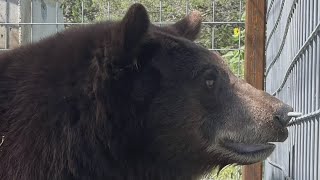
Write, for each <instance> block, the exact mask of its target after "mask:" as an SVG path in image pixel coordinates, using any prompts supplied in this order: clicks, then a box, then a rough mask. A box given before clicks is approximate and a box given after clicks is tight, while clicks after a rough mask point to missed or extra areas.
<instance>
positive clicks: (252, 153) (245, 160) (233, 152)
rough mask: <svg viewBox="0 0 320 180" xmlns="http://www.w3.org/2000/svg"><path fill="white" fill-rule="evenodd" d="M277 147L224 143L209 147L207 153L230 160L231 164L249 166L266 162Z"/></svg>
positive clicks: (260, 144) (270, 144) (263, 144)
mask: <svg viewBox="0 0 320 180" xmlns="http://www.w3.org/2000/svg"><path fill="white" fill-rule="evenodd" d="M275 147H276V145H275V144H273V143H258V144H246V143H237V142H222V143H219V145H212V146H210V147H208V149H207V151H208V152H210V153H213V154H219V156H221V155H222V156H223V157H225V158H226V159H228V160H227V161H228V163H229V164H238V165H248V164H253V163H256V162H259V161H262V160H265V159H266V158H267V157H268V156H270V155H271V153H272V152H273V150H274V149H275Z"/></svg>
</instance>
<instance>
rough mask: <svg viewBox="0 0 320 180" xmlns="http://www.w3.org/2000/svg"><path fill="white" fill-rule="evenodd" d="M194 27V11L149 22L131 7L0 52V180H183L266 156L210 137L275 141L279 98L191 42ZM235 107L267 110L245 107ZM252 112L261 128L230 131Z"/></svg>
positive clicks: (197, 24)
mask: <svg viewBox="0 0 320 180" xmlns="http://www.w3.org/2000/svg"><path fill="white" fill-rule="evenodd" d="M200 24H201V21H200V16H199V14H198V13H193V14H192V15H190V16H187V17H186V18H185V19H182V20H181V21H179V22H178V23H176V24H174V25H172V26H167V27H161V28H160V27H156V26H153V25H152V24H150V22H149V19H148V16H147V13H146V10H145V9H144V7H143V6H141V5H139V4H135V5H133V6H132V7H131V8H130V9H129V10H128V13H127V14H126V16H125V17H124V19H123V20H122V21H119V22H103V23H99V24H94V25H89V26H85V27H79V28H72V29H69V30H66V31H64V32H61V33H58V34H57V35H54V36H52V37H49V38H47V39H44V40H42V41H40V42H38V43H35V44H32V45H27V46H23V47H20V48H18V49H15V50H12V51H9V52H6V53H3V54H0V135H4V136H5V140H4V143H3V145H2V146H1V147H0V150H1V152H0V179H5V180H10V179H19V180H23V179H26V180H37V179H39V180H45V179H104V180H105V179H110V180H125V179H127V180H130V179H132V180H143V179H145V180H157V179H159V180H160V179H161V180H172V179H177V180H179V179H181V180H188V179H189V180H190V179H196V178H198V177H199V176H201V175H202V174H203V173H206V172H207V171H209V170H210V169H211V168H213V167H215V166H219V165H221V166H224V165H226V164H230V163H240V164H247V163H253V162H256V161H258V160H261V159H263V158H265V157H266V155H267V154H268V153H269V152H268V153H267V152H266V153H264V154H261V155H252V157H251V155H250V156H249V155H248V157H247V156H243V157H242V156H241V155H237V154H233V153H232V152H226V153H224V152H225V151H224V150H223V149H221V148H220V146H219V147H216V145H217V144H218V143H219V142H220V141H217V139H218V138H220V137H221V138H220V139H226V138H227V137H230V138H231V137H232V138H233V140H234V141H236V140H238V141H239V142H249V143H253V142H257V140H256V139H259V142H260V141H261V142H262V141H263V142H267V141H269V140H274V141H276V140H279V139H281V140H284V139H285V138H286V134H285V133H284V134H283V132H285V130H283V127H282V126H281V125H279V123H278V124H277V123H274V122H273V118H272V114H274V113H275V112H276V111H277V109H279V108H280V106H281V107H282V106H284V105H283V104H282V103H280V101H278V100H275V99H274V98H272V97H271V96H269V95H266V94H263V92H260V91H259V92H258V91H257V90H255V89H254V88H252V87H249V86H248V85H246V83H244V82H243V81H240V80H238V79H237V78H236V77H235V76H233V75H232V73H231V72H230V71H229V70H228V69H227V67H226V66H225V65H224V63H223V62H222V60H221V59H220V58H219V57H218V56H217V55H216V54H212V53H210V52H209V51H207V50H205V49H204V48H202V47H200V46H197V45H195V44H194V43H193V42H192V40H194V39H195V38H196V36H197V34H198V33H199V29H200ZM210 68H211V70H210V72H207V71H206V72H207V74H208V73H209V75H212V76H208V75H206V76H207V77H209V79H210V78H213V79H214V80H215V86H216V87H219V88H214V90H212V91H211V90H210V92H209V89H208V88H205V83H202V82H204V81H203V79H202V76H201V75H202V73H204V70H205V69H210ZM210 73H211V74H210ZM238 84H239V86H238ZM242 86H246V87H245V88H249V89H251V90H252V92H256V91H257V92H256V93H253V94H259V97H258V98H254V97H256V96H255V95H248V96H246V95H245V93H243V94H242V95H238V94H239V92H250V91H247V89H246V91H241V90H239V89H241V88H240V87H242ZM260 95H262V96H263V97H264V98H265V100H263V101H261V100H260V99H261V96H260ZM242 97H250V98H242ZM255 99H259V100H258V101H256V100H255ZM237 103H238V104H239V103H240V104H255V103H256V104H255V107H256V108H258V109H259V107H262V106H264V107H265V106H266V105H267V106H268V107H270V109H266V110H263V111H258V113H250V112H251V111H249V110H248V109H246V108H245V107H244V106H241V107H240V106H239V105H237ZM248 106H249V105H248ZM276 107H279V108H276ZM225 109H228V111H226V110H225ZM251 109H253V108H251ZM260 109H262V108H260ZM260 112H261V113H260ZM259 113H260V114H259ZM231 114H237V116H240V117H242V116H243V117H242V118H240V119H239V117H236V116H232V115H231ZM255 115H256V116H255ZM249 116H250V117H249ZM222 117H223V118H222ZM256 117H261V119H262V120H265V122H266V123H263V124H261V123H259V126H258V125H257V126H254V127H257V128H256V129H253V130H252V129H251V130H247V131H245V130H243V132H249V133H248V134H251V135H253V136H254V137H256V138H255V139H254V138H252V137H251V136H247V135H248V134H243V135H242V133H240V132H239V130H237V128H239V126H240V127H241V126H244V125H243V124H242V123H244V124H246V123H247V124H246V125H248V124H250V123H252V124H258V123H255V122H256V121H257V120H256V119H255V118H256ZM262 117H263V118H262ZM269 117H271V118H269ZM241 119H244V120H243V121H241V123H240V122H237V121H240V120H241ZM229 120H230V123H229ZM249 120H252V121H249ZM270 122H272V123H270ZM246 127H247V126H246ZM248 127H249V126H248ZM250 127H253V126H250ZM270 127H272V129H274V130H270ZM262 128H265V129H268V128H269V130H267V131H265V132H264V131H261V129H262ZM220 129H222V130H220ZM244 129H245V128H244ZM279 132H281V133H282V135H281V136H278V137H276V139H274V138H273V137H275V136H274V135H275V134H277V135H279V134H281V133H279ZM235 134H237V135H235ZM213 144H214V146H213ZM217 146H218V145H217ZM208 147H210V148H208ZM208 149H210V151H209V150H208ZM212 149H213V150H212Z"/></svg>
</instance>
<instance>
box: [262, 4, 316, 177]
mask: <svg viewBox="0 0 320 180" xmlns="http://www.w3.org/2000/svg"><path fill="white" fill-rule="evenodd" d="M270 3H272V2H270ZM274 3H276V1H274ZM288 3H290V5H288ZM319 9H320V2H319V1H318V0H291V1H286V3H285V5H284V6H283V8H281V7H279V6H277V5H275V4H274V5H272V4H270V5H269V9H268V12H269V14H268V19H267V39H268V42H267V44H266V59H267V68H266V72H265V81H266V91H267V92H269V93H271V94H273V95H274V96H276V97H277V98H279V99H281V100H282V101H284V102H286V103H288V104H290V105H291V106H293V108H294V110H295V111H296V112H301V113H302V114H303V115H302V116H301V117H298V118H295V119H292V120H291V121H290V123H289V127H288V130H289V137H288V139H287V140H286V141H285V142H284V143H279V144H277V147H276V149H275V151H274V153H272V155H271V156H270V157H269V158H268V159H267V161H266V163H265V173H264V175H265V179H266V180H274V179H297V180H300V179H301V180H317V179H319V177H320V152H319V150H320V142H319V140H320V139H319V137H320V124H319V121H320V11H319ZM279 11H282V17H281V18H280V19H281V20H277V19H279V18H278V17H279V14H280V13H279ZM284 18H286V19H284Z"/></svg>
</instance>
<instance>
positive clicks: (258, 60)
mask: <svg viewBox="0 0 320 180" xmlns="http://www.w3.org/2000/svg"><path fill="white" fill-rule="evenodd" d="M265 23H266V1H265V0H247V2H246V40H245V80H246V81H247V82H248V83H250V84H251V85H252V86H254V87H255V88H257V89H261V90H263V89H264V68H265V29H266V28H265ZM242 177H243V180H261V179H262V163H261V162H259V163H256V164H253V165H247V166H244V167H243V175H242Z"/></svg>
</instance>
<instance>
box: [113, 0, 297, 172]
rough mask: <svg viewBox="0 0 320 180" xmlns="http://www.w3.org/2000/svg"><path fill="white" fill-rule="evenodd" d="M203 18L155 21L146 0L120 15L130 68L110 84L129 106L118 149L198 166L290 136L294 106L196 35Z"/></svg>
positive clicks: (228, 160) (263, 150)
mask: <svg viewBox="0 0 320 180" xmlns="http://www.w3.org/2000/svg"><path fill="white" fill-rule="evenodd" d="M200 25H201V15H200V13H199V12H193V13H191V14H190V15H188V16H186V17H185V18H184V19H182V20H180V21H178V22H176V23H175V24H171V25H168V26H161V27H159V26H155V25H153V24H151V23H150V21H149V18H148V15H147V12H146V10H145V8H144V7H143V6H142V5H139V4H135V5H133V6H131V8H130V9H129V10H128V12H127V14H126V16H125V17H124V19H123V20H122V21H121V22H119V29H118V30H117V32H115V33H118V35H117V38H118V39H117V42H116V43H117V44H118V45H119V46H118V47H121V48H119V49H125V51H120V50H119V51H118V52H119V54H123V56H121V57H122V58H120V59H118V60H119V61H118V62H116V63H118V64H117V66H114V67H120V66H121V67H123V68H120V70H121V72H122V73H121V74H120V75H118V76H117V77H116V78H114V80H113V81H114V82H115V83H114V84H110V87H111V88H113V92H114V94H115V95H117V96H119V94H121V97H117V99H115V100H114V102H118V104H117V103H114V104H113V106H114V108H115V110H114V111H116V109H122V110H121V111H120V112H119V114H118V115H117V114H114V116H113V117H119V119H122V120H123V122H121V123H120V122H119V121H118V122H115V124H117V123H118V124H122V125H118V127H119V128H118V130H119V131H121V132H119V133H118V134H120V135H119V136H121V137H118V138H116V139H117V143H114V144H117V145H115V146H117V147H118V148H116V150H115V152H114V153H115V154H117V153H119V152H125V153H124V154H125V155H123V154H122V155H119V156H121V157H126V158H127V159H135V160H136V159H139V160H142V159H143V160H145V161H148V160H149V161H150V162H152V163H154V164H162V165H165V166H168V167H179V168H180V169H189V170H190V171H194V169H198V168H201V169H202V170H204V169H207V168H210V167H214V166H219V165H221V166H224V165H227V164H233V163H235V164H251V163H255V162H258V161H261V160H264V159H265V158H267V157H268V156H269V155H270V154H271V152H272V151H273V150H274V148H275V145H274V144H272V143H270V142H283V141H284V140H286V138H287V136H288V131H287V129H286V126H287V124H288V122H289V120H290V118H289V117H288V116H287V114H288V112H290V111H292V108H291V107H290V106H288V105H286V104H284V103H283V102H281V101H280V100H278V99H276V98H274V97H273V96H271V95H269V94H267V93H266V92H264V91H261V90H257V89H255V88H254V87H252V86H251V85H249V84H248V83H246V82H245V81H244V80H242V79H240V78H238V77H236V76H235V75H234V74H233V73H232V72H231V71H230V69H229V68H228V66H227V64H226V63H225V62H224V60H223V59H222V58H221V57H220V56H219V55H218V54H217V53H215V52H211V51H209V50H207V49H206V48H204V47H201V46H200V45H197V44H196V43H195V42H193V41H194V40H195V39H196V37H197V35H198V34H199V31H200ZM119 37H121V38H120V39H119ZM119 57H120V56H119ZM120 70H119V68H118V69H117V70H114V71H115V73H116V72H119V71H120ZM123 71H127V72H123ZM123 102H125V103H123ZM124 124H125V125H124ZM114 131H117V130H114ZM119 139H121V140H119ZM119 142H121V143H120V144H121V145H119ZM110 146H112V143H111V145H110ZM128 161H130V160H128ZM193 168H194V169H193Z"/></svg>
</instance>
